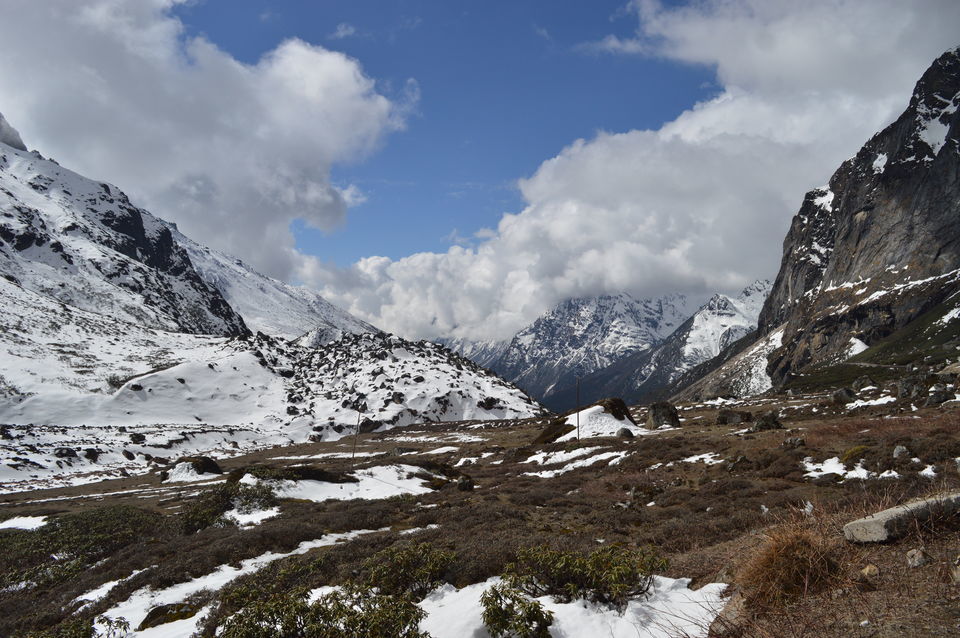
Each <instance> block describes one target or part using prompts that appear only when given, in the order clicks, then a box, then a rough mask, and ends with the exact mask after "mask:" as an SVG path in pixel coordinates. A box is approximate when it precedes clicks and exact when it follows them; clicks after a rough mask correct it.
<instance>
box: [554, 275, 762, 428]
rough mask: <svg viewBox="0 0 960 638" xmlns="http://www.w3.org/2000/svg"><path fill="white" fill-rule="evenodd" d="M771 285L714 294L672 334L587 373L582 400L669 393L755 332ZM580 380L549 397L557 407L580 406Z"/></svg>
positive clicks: (636, 399) (633, 400)
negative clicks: (734, 293)
mask: <svg viewBox="0 0 960 638" xmlns="http://www.w3.org/2000/svg"><path fill="white" fill-rule="evenodd" d="M769 290H770V282H769V281H757V282H755V283H754V284H751V285H750V286H748V287H747V288H745V289H744V290H743V291H742V292H741V293H740V294H739V295H737V296H736V297H728V296H726V295H720V294H718V295H714V296H713V297H712V298H711V299H710V300H709V301H707V303H705V304H703V305H702V306H701V307H700V308H699V309H697V311H696V312H695V313H693V315H692V316H690V317H689V318H688V319H687V320H686V321H684V322H683V323H682V324H681V325H680V326H679V327H678V328H677V329H676V330H675V331H674V332H673V333H671V334H670V335H669V336H668V337H667V338H666V339H664V340H663V341H661V342H660V343H658V344H656V345H655V346H654V347H652V348H649V349H647V350H643V351H641V352H637V353H635V354H632V355H630V356H628V357H625V358H623V359H621V360H619V361H617V362H615V363H613V364H612V365H610V366H607V367H606V368H603V369H601V370H598V371H596V372H594V373H593V374H589V375H586V376H584V377H583V378H582V379H581V382H580V400H581V403H582V404H584V405H586V404H588V403H591V402H593V401H596V400H597V399H600V398H603V397H610V396H618V397H623V399H624V400H626V401H628V402H630V403H639V402H648V401H651V400H653V399H655V398H658V397H660V396H661V395H662V394H664V393H666V392H667V391H668V389H669V388H670V386H671V384H672V383H673V382H674V381H676V380H677V379H678V378H679V377H680V376H681V375H682V374H683V373H684V372H686V371H688V370H690V369H691V368H693V367H695V366H697V365H699V364H701V363H703V362H705V361H708V360H710V359H712V358H713V357H716V356H717V355H718V354H719V353H720V351H721V350H723V349H724V348H726V347H727V346H728V345H730V344H732V343H734V342H735V341H737V340H739V339H741V338H742V337H744V336H745V335H746V334H748V333H750V332H752V331H753V330H754V329H755V328H756V326H757V316H758V315H759V313H760V308H761V307H762V305H763V302H764V299H766V296H767V293H768V292H769ZM576 396H577V395H576V385H575V381H574V383H572V384H570V383H568V384H566V385H563V386H558V387H557V388H555V389H554V390H553V391H552V392H551V393H550V394H548V395H547V396H545V397H544V398H543V403H544V404H545V405H548V406H550V407H551V408H552V409H554V410H567V409H570V408H573V407H575V404H576Z"/></svg>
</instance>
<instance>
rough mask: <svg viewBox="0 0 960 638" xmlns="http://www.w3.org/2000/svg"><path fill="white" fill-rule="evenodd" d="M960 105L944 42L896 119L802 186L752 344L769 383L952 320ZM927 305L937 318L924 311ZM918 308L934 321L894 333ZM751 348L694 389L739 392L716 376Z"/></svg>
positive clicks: (726, 374)
mask: <svg viewBox="0 0 960 638" xmlns="http://www.w3.org/2000/svg"><path fill="white" fill-rule="evenodd" d="M958 106H960V49H953V50H951V51H948V52H946V53H944V54H943V55H942V56H940V57H939V58H938V59H937V60H936V61H935V62H934V63H933V64H932V65H931V66H930V68H929V69H928V70H927V71H926V72H925V73H924V74H923V76H922V77H921V78H920V80H919V82H918V83H917V85H916V87H915V89H914V91H913V95H912V97H911V99H910V104H909V106H908V107H907V109H906V110H905V111H904V112H903V114H902V115H901V116H900V117H899V118H898V119H897V120H896V121H895V122H894V123H892V124H891V125H889V126H888V127H886V128H885V129H884V130H883V131H881V132H879V133H877V134H876V135H875V136H874V137H873V138H871V139H870V140H869V141H868V142H867V143H866V144H865V145H864V146H863V148H861V149H860V151H859V152H858V153H857V154H856V156H855V157H853V158H851V159H849V160H847V161H846V162H844V163H843V164H842V165H841V166H840V168H839V169H838V170H837V171H836V172H835V173H834V174H833V176H832V177H831V178H830V182H829V184H828V185H827V186H825V187H823V188H819V189H815V190H813V191H811V192H809V193H807V195H806V197H805V198H804V201H803V204H802V206H801V207H800V211H799V212H798V213H797V215H796V216H795V217H794V218H793V222H792V224H791V227H790V231H789V233H788V234H787V237H786V239H785V240H784V244H783V260H782V262H781V266H780V271H779V273H778V275H777V278H776V281H775V282H774V285H773V289H772V291H771V293H770V296H769V298H768V299H767V302H766V304H765V305H764V308H763V311H762V312H761V314H760V322H759V329H758V339H760V340H765V342H766V343H767V347H766V348H763V347H758V348H753V347H751V350H753V351H754V352H755V353H763V352H765V351H768V352H769V356H768V357H767V365H766V366H763V367H765V368H766V372H765V373H763V375H762V376H764V377H766V376H768V377H769V379H770V381H769V383H770V384H773V385H775V386H778V385H781V384H783V383H784V382H787V381H789V380H790V379H792V378H795V377H796V375H801V374H807V373H808V371H809V370H810V369H811V368H813V367H820V368H822V367H824V366H831V365H836V364H839V363H841V362H844V361H846V360H848V359H850V358H851V357H854V356H857V357H858V358H869V356H870V354H869V349H870V348H871V346H878V347H879V346H880V345H882V344H883V343H885V342H888V341H890V340H895V341H897V342H898V343H899V344H900V348H901V349H903V352H904V354H907V353H908V351H913V352H921V351H923V350H924V349H923V348H922V347H919V345H920V344H918V343H916V340H917V339H920V340H922V341H931V340H941V339H940V337H941V333H942V332H943V330H948V329H952V328H951V325H952V323H953V321H954V320H955V319H956V317H957V315H958V311H957V310H956V308H957V306H958V303H960V296H958V292H960V223H958V221H957V220H958V219H960V179H958V175H960V146H958V140H960V118H958V117H957V115H956V113H957V108H958ZM934 310H935V311H936V312H935V314H937V315H939V317H929V316H927V315H928V313H930V312H932V311H934ZM921 316H925V317H926V318H927V319H928V320H929V321H930V322H931V330H932V331H930V330H928V331H925V332H924V333H923V334H922V335H921V334H920V333H917V334H915V335H914V336H915V339H913V340H912V341H910V342H907V341H905V340H903V339H900V338H899V337H898V335H899V334H901V333H903V331H904V330H909V328H910V326H911V324H912V322H914V321H915V320H917V319H918V318H919V317H921ZM939 319H942V322H938V320H939ZM937 326H939V327H937ZM934 328H936V329H934ZM777 335H779V336H778V338H774V337H775V336H777ZM865 351H867V352H865ZM941 356H942V353H941ZM748 359H749V361H745V360H743V357H735V358H734V359H732V360H731V361H730V362H729V363H728V364H725V365H724V366H723V367H722V368H721V369H719V370H718V371H716V372H714V373H711V374H710V375H708V377H707V378H705V379H702V380H700V381H698V382H697V383H696V390H695V394H697V395H700V396H705V395H710V394H725V393H731V392H735V391H737V389H736V388H735V387H731V386H730V385H729V384H728V383H727V382H726V381H725V380H724V379H727V378H730V377H731V376H733V377H736V376H737V374H736V371H735V370H733V369H731V368H736V367H738V366H739V367H740V368H742V369H743V370H746V369H754V370H758V369H759V367H760V366H757V365H756V363H757V361H754V360H753V359H751V358H749V357H748ZM740 376H741V377H742V375H740ZM754 381H755V382H754V383H752V384H750V385H752V386H754V387H755V386H758V385H763V384H762V383H759V382H760V381H762V379H761V378H759V377H758V378H757V379H755V380H754Z"/></svg>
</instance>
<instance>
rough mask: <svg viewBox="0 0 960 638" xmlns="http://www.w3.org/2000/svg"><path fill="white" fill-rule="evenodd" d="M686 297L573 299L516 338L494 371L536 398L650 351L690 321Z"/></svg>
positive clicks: (493, 367)
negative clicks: (686, 321) (584, 376)
mask: <svg viewBox="0 0 960 638" xmlns="http://www.w3.org/2000/svg"><path fill="white" fill-rule="evenodd" d="M690 305H691V304H690V301H689V300H688V299H687V298H686V297H685V296H683V295H668V296H664V297H660V298H659V299H648V300H643V301H640V300H637V299H634V298H633V297H631V296H630V295H628V294H619V295H605V296H601V297H592V298H581V299H570V300H568V301H565V302H563V303H561V304H559V305H557V306H556V307H555V308H553V309H552V310H550V311H549V312H547V313H546V314H544V315H543V316H542V317H540V318H539V319H537V320H536V321H534V322H533V323H532V324H531V325H530V326H528V327H526V328H524V329H523V330H521V331H520V332H518V333H517V334H516V336H514V337H513V339H512V340H511V341H510V345H509V347H508V348H507V349H506V351H505V352H504V353H503V354H502V355H501V356H500V357H499V358H497V359H496V360H494V361H492V362H490V364H489V367H490V368H491V369H492V370H494V371H495V372H497V373H498V374H500V376H502V377H503V378H505V379H508V380H510V381H512V382H513V383H516V384H517V385H518V386H520V387H521V388H523V389H525V390H526V391H527V392H529V393H530V394H531V395H532V396H534V397H543V396H545V395H547V394H549V393H550V392H551V390H552V389H553V388H555V387H560V386H566V385H569V384H570V383H571V382H573V381H574V380H575V379H576V377H577V375H586V374H589V373H591V372H593V371H595V370H599V369H602V368H605V367H607V366H609V365H610V364H611V363H613V362H615V361H618V360H620V359H623V358H625V357H628V356H630V355H632V354H635V353H637V352H641V351H644V350H648V349H650V348H651V347H652V346H654V345H655V344H657V343H659V342H660V341H662V340H663V339H664V338H665V337H666V336H667V335H669V334H670V333H671V332H673V331H674V329H675V328H676V327H677V326H679V325H680V324H681V323H682V322H683V321H684V319H686V318H687V317H688V316H689V312H690V310H689V306H690Z"/></svg>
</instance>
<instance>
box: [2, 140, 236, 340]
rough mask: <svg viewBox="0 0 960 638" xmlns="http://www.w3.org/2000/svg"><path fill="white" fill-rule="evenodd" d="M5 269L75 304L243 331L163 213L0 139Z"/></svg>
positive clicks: (181, 325)
mask: <svg viewBox="0 0 960 638" xmlns="http://www.w3.org/2000/svg"><path fill="white" fill-rule="evenodd" d="M8 137H9V136H8ZM0 274H2V275H3V276H5V277H7V278H8V279H12V280H14V281H16V282H18V283H20V284H21V285H22V286H23V287H24V288H26V289H28V290H32V291H34V292H38V293H41V294H44V295H47V296H50V297H53V298H55V299H58V300H59V301H62V302H64V303H66V304H70V305H71V306H74V307H77V308H81V309H84V310H89V311H93V312H97V313H101V314H105V315H109V316H111V317H114V318H119V319H123V320H125V321H129V322H131V323H135V324H140V325H143V326H148V327H151V328H157V329H161V330H174V331H178V332H191V333H196V334H221V335H235V334H241V333H243V332H245V331H246V327H245V326H244V323H243V320H242V319H241V318H240V315H238V314H237V313H236V312H234V310H233V309H232V308H231V307H230V306H229V304H227V302H226V301H225V300H224V298H223V297H222V296H221V294H220V293H219V292H218V291H217V290H216V289H215V288H213V287H212V286H210V285H209V284H207V283H206V282H205V281H204V280H203V279H202V278H201V277H200V275H199V274H198V273H197V271H196V270H194V268H193V265H192V264H191V262H190V258H189V257H188V256H187V253H186V252H185V251H184V250H183V249H182V248H181V247H180V246H179V245H178V244H177V243H176V242H175V241H174V240H173V236H172V234H171V232H170V230H169V228H168V226H167V224H166V223H164V222H162V221H160V220H158V219H156V218H155V217H153V216H152V215H150V214H149V213H147V212H146V211H144V210H141V209H139V208H137V207H136V206H134V205H133V204H131V203H130V201H129V200H128V199H127V196H126V195H124V194H123V192H121V191H120V190H119V189H117V188H116V187H115V186H111V185H109V184H106V183H101V182H95V181H93V180H89V179H87V178H85V177H82V176H80V175H77V174H76V173H73V172H72V171H69V170H67V169H65V168H62V167H60V166H59V165H58V164H56V163H55V162H53V161H52V160H46V159H43V158H42V157H41V156H40V155H39V154H36V153H27V152H25V151H22V150H19V149H17V148H14V147H12V146H10V145H7V144H2V143H0Z"/></svg>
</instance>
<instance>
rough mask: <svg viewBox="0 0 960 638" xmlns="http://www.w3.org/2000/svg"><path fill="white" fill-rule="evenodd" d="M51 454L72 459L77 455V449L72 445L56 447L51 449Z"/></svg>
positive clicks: (59, 457)
mask: <svg viewBox="0 0 960 638" xmlns="http://www.w3.org/2000/svg"><path fill="white" fill-rule="evenodd" d="M53 455H54V456H55V457H57V458H58V459H73V458H76V457H77V451H76V450H74V449H73V448H72V447H58V448H56V449H55V450H54V451H53Z"/></svg>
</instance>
